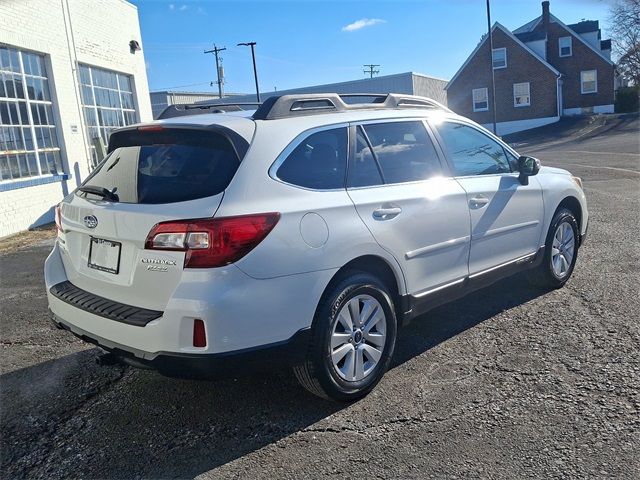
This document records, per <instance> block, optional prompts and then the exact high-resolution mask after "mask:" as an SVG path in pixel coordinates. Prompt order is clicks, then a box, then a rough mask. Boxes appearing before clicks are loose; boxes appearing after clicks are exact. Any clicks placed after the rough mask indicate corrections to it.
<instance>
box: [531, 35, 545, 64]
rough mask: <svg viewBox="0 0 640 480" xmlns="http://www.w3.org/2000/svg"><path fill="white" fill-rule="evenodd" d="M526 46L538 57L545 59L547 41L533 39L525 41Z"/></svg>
mask: <svg viewBox="0 0 640 480" xmlns="http://www.w3.org/2000/svg"><path fill="white" fill-rule="evenodd" d="M527 47H529V48H530V49H531V50H533V51H534V52H535V53H536V54H537V55H538V56H539V57H540V58H542V59H544V60H546V59H547V41H546V40H535V41H533V42H527Z"/></svg>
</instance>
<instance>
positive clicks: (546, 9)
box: [542, 0, 550, 29]
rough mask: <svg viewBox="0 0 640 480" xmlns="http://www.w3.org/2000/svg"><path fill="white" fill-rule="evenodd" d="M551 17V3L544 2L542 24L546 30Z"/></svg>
mask: <svg viewBox="0 0 640 480" xmlns="http://www.w3.org/2000/svg"><path fill="white" fill-rule="evenodd" d="M549 16H550V14H549V2H548V1H547V0H545V1H544V2H542V24H543V25H544V26H545V29H546V27H547V25H549Z"/></svg>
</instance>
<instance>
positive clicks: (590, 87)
mask: <svg viewBox="0 0 640 480" xmlns="http://www.w3.org/2000/svg"><path fill="white" fill-rule="evenodd" d="M580 91H581V92H582V93H596V92H597V91H598V71H597V70H585V71H582V72H580Z"/></svg>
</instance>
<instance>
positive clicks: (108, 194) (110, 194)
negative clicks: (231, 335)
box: [78, 185, 120, 202]
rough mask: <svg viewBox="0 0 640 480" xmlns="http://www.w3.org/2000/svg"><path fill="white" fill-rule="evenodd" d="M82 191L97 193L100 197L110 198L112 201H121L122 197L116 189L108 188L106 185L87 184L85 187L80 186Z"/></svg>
mask: <svg viewBox="0 0 640 480" xmlns="http://www.w3.org/2000/svg"><path fill="white" fill-rule="evenodd" d="M78 190H79V191H80V192H83V193H90V194H91V195H97V196H99V197H102V198H104V199H105V200H109V201H110V202H119V201H120V197H118V195H117V194H116V189H115V188H114V189H113V191H111V190H107V189H106V188H104V187H96V186H94V185H85V186H83V187H80V188H78Z"/></svg>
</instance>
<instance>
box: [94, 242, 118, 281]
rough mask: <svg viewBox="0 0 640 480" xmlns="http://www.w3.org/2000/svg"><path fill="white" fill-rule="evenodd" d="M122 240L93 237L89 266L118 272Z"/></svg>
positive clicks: (104, 270)
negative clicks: (113, 240) (115, 240)
mask: <svg viewBox="0 0 640 480" xmlns="http://www.w3.org/2000/svg"><path fill="white" fill-rule="evenodd" d="M121 249H122V244H121V243H120V242H112V241H111V240H104V239H102V238H95V237H91V242H90V243H89V262H88V264H87V265H88V267H89V268H95V269H96V270H101V271H103V272H109V273H114V274H116V275H117V274H118V271H119V270H120V250H121Z"/></svg>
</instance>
